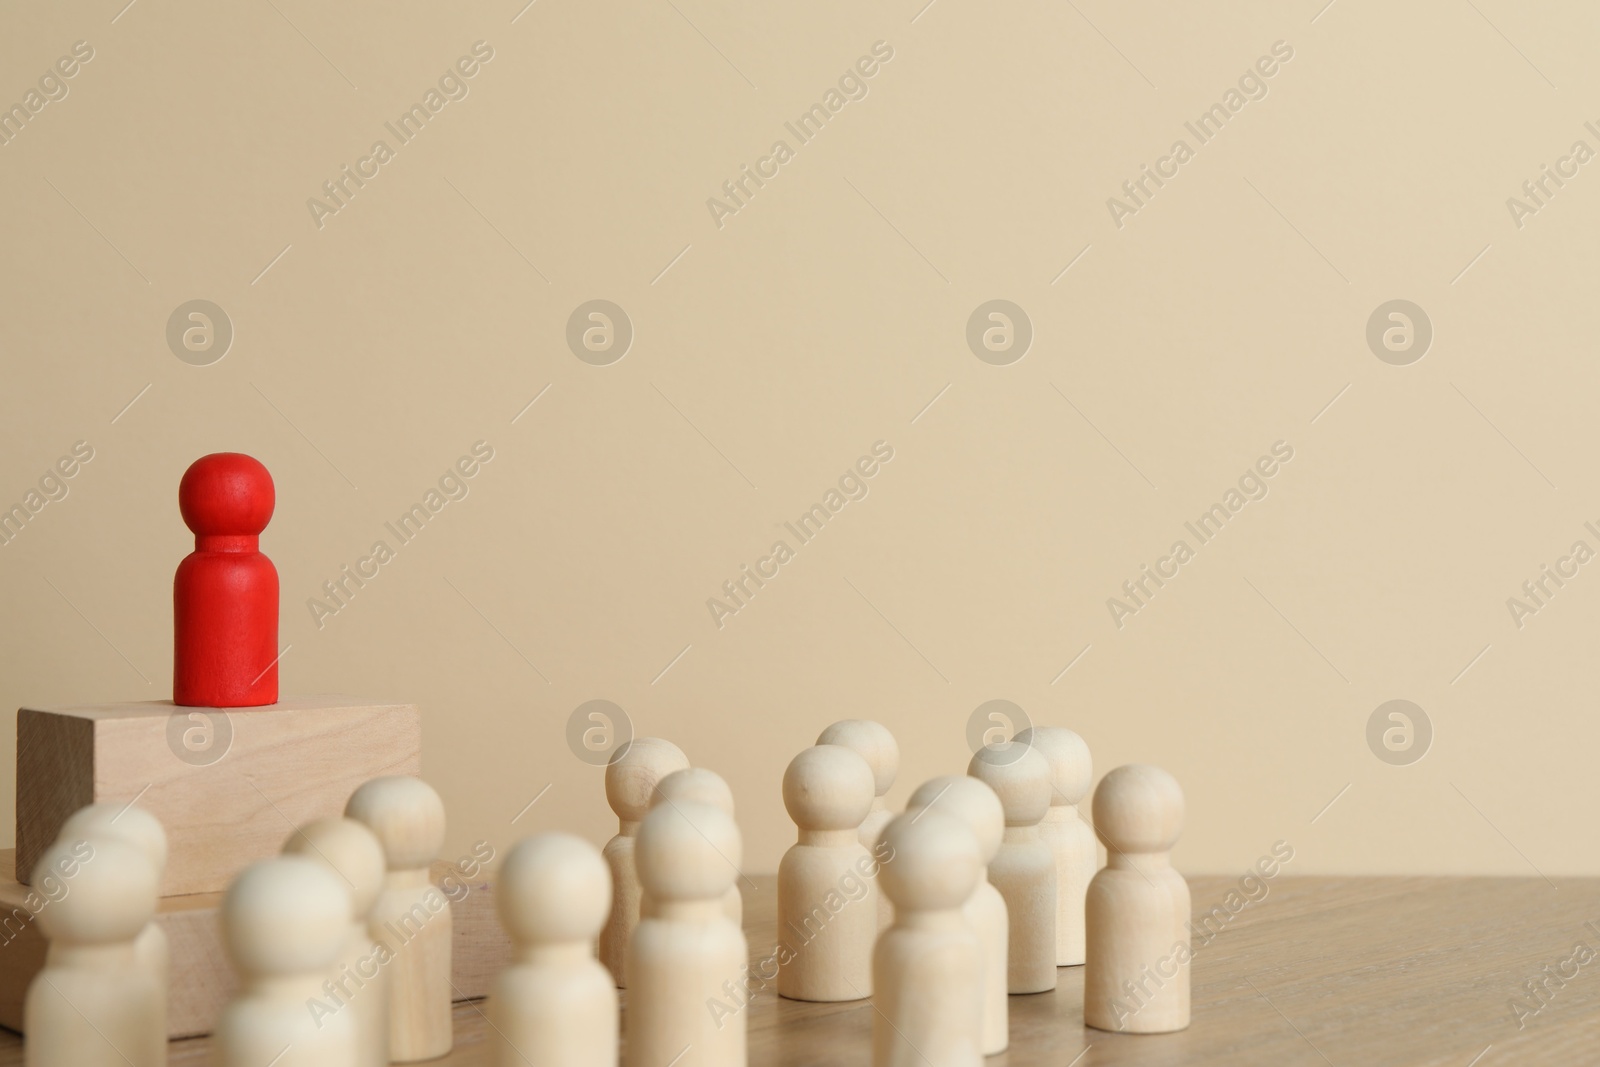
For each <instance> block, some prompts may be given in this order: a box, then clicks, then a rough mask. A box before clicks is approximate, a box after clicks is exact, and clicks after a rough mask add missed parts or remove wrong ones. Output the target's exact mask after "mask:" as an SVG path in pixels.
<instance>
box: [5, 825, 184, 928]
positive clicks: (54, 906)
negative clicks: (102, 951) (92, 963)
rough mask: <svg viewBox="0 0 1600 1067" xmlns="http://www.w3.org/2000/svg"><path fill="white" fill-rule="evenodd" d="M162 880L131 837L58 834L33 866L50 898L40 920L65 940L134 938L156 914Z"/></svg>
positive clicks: (38, 887)
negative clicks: (59, 836) (129, 838)
mask: <svg viewBox="0 0 1600 1067" xmlns="http://www.w3.org/2000/svg"><path fill="white" fill-rule="evenodd" d="M159 882H160V876H159V875H158V874H157V873H156V870H155V868H154V867H152V866H150V861H149V860H148V859H146V858H145V853H144V849H142V848H141V847H140V846H139V845H137V844H135V843H133V842H132V841H129V840H126V839H124V838H113V837H62V838H58V839H57V840H56V843H55V844H53V845H51V846H50V847H49V848H47V849H45V850H44V854H43V855H41V856H40V857H39V862H38V863H36V864H34V867H33V890H34V892H36V893H38V894H39V895H40V896H41V897H44V898H45V899H46V900H47V901H49V903H48V904H47V905H46V906H45V908H44V910H42V911H40V912H39V925H40V927H42V928H43V930H44V935H45V936H46V937H48V938H49V939H50V940H51V941H52V942H59V943H61V944H63V945H108V944H115V943H117V942H119V941H129V942H131V941H132V940H133V939H134V938H135V937H137V936H138V935H139V931H140V930H143V929H144V926H145V924H146V923H148V922H149V921H150V918H151V916H153V915H155V913H156V893H157V890H158V884H159Z"/></svg>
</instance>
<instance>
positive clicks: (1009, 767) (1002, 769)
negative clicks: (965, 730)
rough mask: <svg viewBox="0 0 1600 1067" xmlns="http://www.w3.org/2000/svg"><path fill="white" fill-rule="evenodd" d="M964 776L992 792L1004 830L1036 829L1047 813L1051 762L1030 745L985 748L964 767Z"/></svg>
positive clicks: (1002, 744) (1013, 743)
mask: <svg viewBox="0 0 1600 1067" xmlns="http://www.w3.org/2000/svg"><path fill="white" fill-rule="evenodd" d="M967 773H968V774H970V775H972V777H974V778H976V779H978V781H980V782H982V783H983V784H984V785H986V786H988V787H989V788H990V789H993V790H994V792H995V795H996V796H998V797H999V798H1000V806H1001V807H1002V808H1004V809H1005V813H1006V825H1007V826H1035V825H1037V824H1038V823H1039V822H1040V821H1041V820H1043V819H1044V816H1045V812H1047V811H1049V810H1050V791H1051V790H1050V761H1049V760H1047V759H1045V758H1044V757H1043V756H1041V755H1040V754H1039V750H1038V749H1036V748H1034V747H1033V746H1032V745H1025V744H1023V743H1022V742H1021V741H1002V742H998V743H996V744H993V745H984V746H983V747H982V748H980V749H978V752H977V754H976V755H975V756H973V757H972V761H971V762H970V763H968V764H967Z"/></svg>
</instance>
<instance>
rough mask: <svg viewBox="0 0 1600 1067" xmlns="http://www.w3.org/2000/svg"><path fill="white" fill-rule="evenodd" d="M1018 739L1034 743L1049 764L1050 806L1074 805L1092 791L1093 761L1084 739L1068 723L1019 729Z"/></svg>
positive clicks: (1030, 743) (1028, 743)
mask: <svg viewBox="0 0 1600 1067" xmlns="http://www.w3.org/2000/svg"><path fill="white" fill-rule="evenodd" d="M1016 739H1017V740H1018V741H1021V742H1022V743H1023V744H1025V745H1032V746H1033V747H1034V748H1036V749H1038V750H1039V754H1040V755H1041V756H1043V757H1044V758H1045V762H1047V763H1049V764H1050V782H1051V787H1052V788H1051V791H1050V805H1051V807H1071V806H1072V805H1074V804H1076V803H1077V802H1078V801H1080V800H1082V799H1083V798H1084V796H1086V795H1087V794H1088V792H1089V783H1090V782H1092V781H1094V762H1093V760H1092V759H1091V758H1090V756H1089V746H1088V745H1087V744H1086V743H1085V742H1084V740H1083V738H1081V737H1079V736H1078V735H1077V734H1075V733H1073V732H1072V731H1071V730H1069V729H1067V728H1066V727H1065V726H1030V727H1028V728H1027V729H1025V730H1019V731H1017V738H1016Z"/></svg>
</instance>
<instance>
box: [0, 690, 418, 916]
mask: <svg viewBox="0 0 1600 1067" xmlns="http://www.w3.org/2000/svg"><path fill="white" fill-rule="evenodd" d="M421 753H422V720H421V716H420V714H419V713H418V711H417V707H416V705H414V704H404V703H395V702H385V701H371V700H357V699H352V698H349V697H337V696H318V697H299V698H295V699H291V700H285V701H282V702H280V703H277V704H269V705H267V706H264V707H259V708H232V709H219V708H180V707H178V706H176V705H174V704H172V703H171V702H170V701H146V702H140V703H127V704H101V705H95V706H84V707H67V708H43V709H35V708H23V709H22V710H20V711H19V712H18V713H17V867H18V869H19V871H20V873H21V876H22V878H24V879H26V878H29V877H31V875H32V872H33V865H34V863H35V862H36V861H37V860H38V858H39V855H40V854H41V853H42V852H43V851H44V850H45V849H46V848H48V847H49V846H50V845H51V844H52V843H53V842H54V841H55V838H56V834H57V832H58V831H59V830H60V828H61V825H62V823H64V822H65V821H66V820H67V817H68V816H70V815H71V814H72V813H73V812H74V811H76V810H77V809H78V808H80V807H82V806H83V805H85V804H91V803H95V802H97V801H117V802H122V803H126V802H128V801H131V800H133V799H134V798H135V797H137V798H138V800H139V806H140V807H142V808H145V809H147V810H148V811H150V812H151V813H152V814H154V815H155V816H156V817H157V818H159V819H160V820H161V822H162V825H164V826H165V827H166V830H167V839H168V841H169V842H170V843H171V854H170V856H169V858H168V862H167V870H166V875H165V877H164V878H163V879H162V882H161V894H162V896H179V895H187V894H192V893H215V892H221V891H222V890H223V889H225V888H227V885H228V882H229V881H230V880H231V879H232V878H233V877H234V876H235V875H236V874H238V873H239V871H241V870H242V869H243V868H244V867H245V866H247V865H248V864H250V863H252V862H254V861H256V860H259V859H266V858H268V857H270V856H273V855H275V854H276V853H277V851H278V849H279V848H280V847H281V846H282V844H283V838H284V835H285V834H287V833H288V832H289V831H290V830H291V829H293V828H294V827H295V826H298V825H300V824H302V823H307V822H311V821H314V820H316V819H321V818H326V817H329V816H334V815H338V814H340V813H341V812H343V810H344V805H345V801H346V800H348V799H349V797H350V794H351V793H352V792H354V791H355V789H356V787H357V786H359V785H361V783H362V782H365V781H367V780H368V779H369V778H376V777H379V776H381V775H386V774H416V773H418V772H419V770H420V769H421V762H422V760H421Z"/></svg>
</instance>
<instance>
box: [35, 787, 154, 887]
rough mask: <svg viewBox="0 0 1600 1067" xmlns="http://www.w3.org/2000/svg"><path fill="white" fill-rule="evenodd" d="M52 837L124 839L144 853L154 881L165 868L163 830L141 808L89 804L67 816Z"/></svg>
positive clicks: (70, 839)
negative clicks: (154, 875) (154, 874)
mask: <svg viewBox="0 0 1600 1067" xmlns="http://www.w3.org/2000/svg"><path fill="white" fill-rule="evenodd" d="M56 836H57V837H58V838H60V839H62V840H64V841H68V842H76V841H80V840H84V839H88V838H114V839H116V840H118V841H126V842H128V843H129V844H131V845H133V846H135V847H136V848H138V849H139V851H140V852H143V853H144V858H145V859H146V860H147V861H148V862H149V864H150V866H151V867H152V868H153V869H154V870H155V872H156V879H157V881H159V880H160V878H161V876H162V874H164V873H165V872H166V869H167V831H166V829H165V828H164V827H163V826H162V825H161V820H160V819H158V818H156V817H155V816H154V815H152V814H151V813H150V812H149V811H148V810H146V809H145V808H136V807H134V806H133V805H131V804H116V803H109V802H108V803H100V804H90V805H88V806H86V807H82V808H79V809H78V810H77V811H75V812H73V813H72V814H71V815H69V816H67V821H66V822H64V823H62V824H61V832H60V833H59V834H57V835H56Z"/></svg>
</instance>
